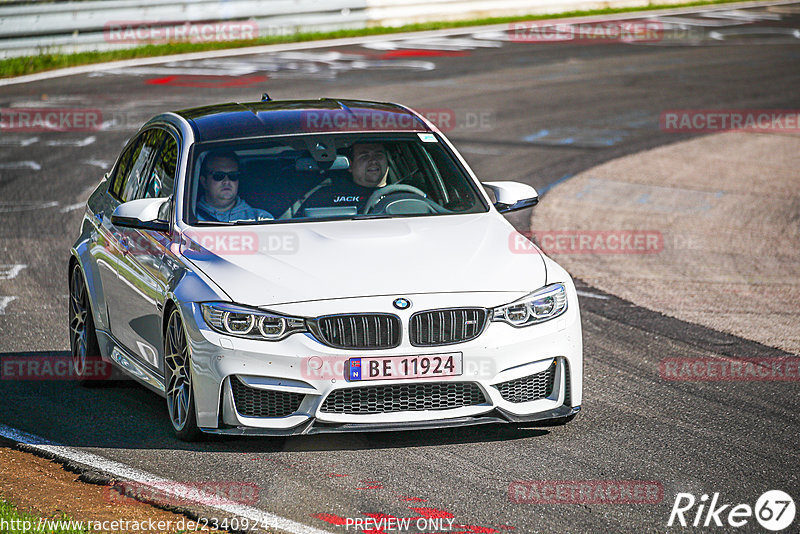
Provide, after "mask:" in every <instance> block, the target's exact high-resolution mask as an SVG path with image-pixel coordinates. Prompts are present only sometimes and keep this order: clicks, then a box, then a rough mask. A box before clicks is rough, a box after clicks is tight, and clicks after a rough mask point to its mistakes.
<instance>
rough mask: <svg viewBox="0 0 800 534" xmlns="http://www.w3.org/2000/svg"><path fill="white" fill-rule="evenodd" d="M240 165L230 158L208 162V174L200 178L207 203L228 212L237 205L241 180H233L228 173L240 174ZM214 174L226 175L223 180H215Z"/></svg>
mask: <svg viewBox="0 0 800 534" xmlns="http://www.w3.org/2000/svg"><path fill="white" fill-rule="evenodd" d="M238 172H239V165H238V164H237V163H236V161H235V160H232V159H230V158H224V157H223V158H214V159H212V160H210V161H209V162H208V165H207V167H206V174H205V175H203V176H201V177H200V183H201V184H202V185H203V188H204V189H205V196H206V202H208V203H209V204H211V205H212V206H214V207H215V208H217V209H222V210H228V209H230V208H232V207H233V205H234V204H235V203H236V195H237V194H238V193H239V180H231V179H230V177H229V176H228V175H227V173H238ZM214 173H218V174H217V178H220V177H221V176H220V174H219V173H225V176H224V177H223V178H222V180H219V181H217V180H215V179H214Z"/></svg>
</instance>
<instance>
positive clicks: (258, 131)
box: [175, 98, 431, 142]
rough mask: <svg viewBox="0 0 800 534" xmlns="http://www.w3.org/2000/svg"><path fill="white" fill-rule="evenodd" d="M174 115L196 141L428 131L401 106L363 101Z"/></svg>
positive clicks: (243, 106)
mask: <svg viewBox="0 0 800 534" xmlns="http://www.w3.org/2000/svg"><path fill="white" fill-rule="evenodd" d="M175 113H176V114H177V115H180V116H181V117H183V118H184V119H186V121H187V122H188V123H189V124H190V125H191V127H192V129H193V130H194V135H195V141H196V142H206V141H220V140H223V139H239V138H249V137H262V136H267V135H286V134H303V133H336V132H338V133H346V132H430V131H431V129H430V128H429V127H428V125H427V124H425V122H424V121H423V120H421V119H420V118H419V117H418V116H417V115H416V114H415V113H414V112H412V111H411V110H409V109H407V108H405V107H403V106H400V105H397V104H391V103H386V102H371V101H367V100H336V99H331V98H320V99H318V100H266V101H262V102H245V103H238V102H232V103H228V104H216V105H211V106H203V107H198V108H191V109H185V110H182V111H177V112H175Z"/></svg>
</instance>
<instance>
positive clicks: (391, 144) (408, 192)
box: [186, 133, 488, 225]
mask: <svg viewBox="0 0 800 534" xmlns="http://www.w3.org/2000/svg"><path fill="white" fill-rule="evenodd" d="M190 176H191V179H190V182H189V183H190V187H189V188H188V196H189V198H188V200H189V202H188V203H187V205H188V209H187V213H186V220H187V222H189V224H196V225H220V224H261V223H270V224H272V223H281V222H292V221H301V220H305V221H308V220H322V219H325V220H330V219H362V218H385V217H413V216H423V215H450V214H462V213H478V212H485V211H487V210H488V206H487V204H486V203H485V201H484V199H483V197H482V196H481V194H480V193H479V191H478V190H477V187H476V186H475V184H474V183H473V181H472V180H471V178H470V177H469V176H468V175H467V173H466V171H465V170H464V168H463V167H462V166H461V164H460V163H459V162H458V161H457V160H456V158H455V157H454V156H453V155H452V154H451V153H450V151H449V150H448V148H447V147H446V146H445V145H444V144H443V143H442V142H441V141H440V139H439V138H438V137H437V136H436V135H434V134H432V133H408V134H393V135H391V136H386V135H368V136H363V135H358V136H354V135H334V134H326V135H302V136H287V137H279V138H275V137H271V138H265V139H261V140H247V141H237V142H234V143H225V144H219V143H214V144H213V145H203V144H198V145H196V146H195V149H194V150H193V165H192V166H191V171H190Z"/></svg>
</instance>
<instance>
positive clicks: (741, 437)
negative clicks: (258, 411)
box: [0, 4, 800, 533]
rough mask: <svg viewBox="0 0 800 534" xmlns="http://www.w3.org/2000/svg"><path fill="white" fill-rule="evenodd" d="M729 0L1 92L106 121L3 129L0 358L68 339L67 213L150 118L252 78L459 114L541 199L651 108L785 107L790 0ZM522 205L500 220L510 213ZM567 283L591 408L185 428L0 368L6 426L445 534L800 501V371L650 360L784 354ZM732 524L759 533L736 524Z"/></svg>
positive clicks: (276, 508) (122, 398)
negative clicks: (776, 378)
mask: <svg viewBox="0 0 800 534" xmlns="http://www.w3.org/2000/svg"><path fill="white" fill-rule="evenodd" d="M719 10H720V11H730V10H731V8H730V7H724V8H719ZM753 11H755V12H756V13H757V15H753V14H752V13H753ZM737 13H738V14H737ZM746 13H750V15H749V18H748V16H743V15H742V14H741V12H736V13H734V14H733V15H730V14H728V15H722V16H720V17H717V18H711V17H690V21H694V25H692V26H687V28H688V30H686V31H683V33H680V32H677V31H676V32H673V33H672V34H670V36H671V37H669V38H667V39H665V40H664V41H661V42H654V43H647V44H645V43H635V44H630V43H627V44H623V43H615V44H594V43H573V44H542V43H520V42H511V41H508V40H505V39H504V38H503V34H502V33H493V34H491V35H486V34H483V35H480V36H478V38H476V37H475V36H473V35H471V34H467V35H463V36H457V37H449V38H447V39H444V40H442V39H439V40H437V41H433V42H431V41H427V42H407V43H399V44H398V43H394V44H392V43H390V41H389V39H388V38H387V40H386V42H385V44H383V45H379V46H377V48H376V46H375V45H372V47H371V48H367V47H363V46H348V47H346V48H333V49H327V50H313V51H304V52H301V53H295V54H287V53H283V54H279V55H277V56H275V57H273V56H270V55H266V54H260V55H258V56H239V57H236V58H231V59H229V60H223V59H215V60H208V61H194V62H190V63H182V64H168V65H158V66H149V67H141V68H138V69H137V68H127V69H124V70H121V71H118V72H104V73H98V74H95V75H80V76H72V77H65V78H56V79H51V80H45V81H40V82H33V83H27V84H22V85H14V86H8V87H2V88H0V107H2V108H10V107H18V108H19V107H42V106H48V107H61V108H67V107H69V108H75V107H77V108H96V109H100V110H102V113H103V119H104V125H103V129H102V130H101V131H98V132H70V133H59V132H44V133H42V132H38V133H31V132H29V133H26V132H17V133H10V132H5V131H4V132H2V133H0V136H1V137H0V265H2V267H0V332H2V334H1V335H0V355H2V356H9V355H15V354H17V355H18V354H29V355H41V354H47V353H58V354H63V353H64V352H65V351H66V349H67V348H68V338H67V327H66V305H67V295H66V293H67V288H66V262H67V259H68V247H69V246H70V244H71V243H72V240H73V238H74V236H75V235H76V232H77V225H78V222H79V218H80V213H81V210H80V208H79V207H78V206H79V205H80V203H81V202H82V201H84V200H85V198H86V195H87V190H88V189H90V188H91V187H92V186H93V184H95V183H96V182H97V181H98V179H99V178H100V176H101V175H102V173H103V172H105V169H106V168H107V166H108V165H109V164H110V163H111V161H112V160H113V158H114V157H115V156H116V154H117V153H118V152H119V150H120V147H121V145H122V144H123V143H124V141H125V140H126V139H127V138H128V137H129V136H130V135H131V134H132V133H133V132H134V131H135V130H136V129H137V128H138V126H139V125H140V124H141V123H142V122H144V120H146V119H147V118H148V117H149V116H151V115H153V114H155V113H158V112H161V111H165V110H171V109H181V108H186V107H193V106H197V105H202V104H207V103H213V102H219V101H236V100H238V101H247V100H255V99H257V98H258V97H259V96H260V94H261V92H262V91H264V90H268V91H269V93H270V95H271V96H272V97H273V98H298V97H308V98H316V97H321V96H329V97H348V98H367V99H376V100H388V101H397V102H401V103H403V104H406V105H409V106H411V107H414V108H418V109H423V110H430V111H437V112H440V113H443V114H444V116H446V117H450V118H455V121H456V123H457V127H456V128H454V129H452V130H449V131H448V132H447V133H448V135H449V137H450V138H451V139H452V140H453V141H454V142H455V144H456V145H457V146H458V147H460V148H461V149H462V151H463V154H464V155H465V157H466V158H467V159H468V160H469V162H470V164H471V165H472V166H473V168H474V170H475V171H476V173H477V174H478V175H479V176H480V177H481V178H482V179H484V180H487V181H488V180H518V181H523V182H527V183H529V184H531V185H533V186H534V187H537V188H539V189H540V190H542V191H545V192H546V191H547V190H548V189H549V188H550V187H551V186H552V184H554V183H555V182H557V181H558V180H564V179H568V177H569V176H571V175H574V174H576V173H579V172H581V171H583V170H586V169H588V168H591V167H593V166H595V165H598V164H600V163H602V162H605V161H608V160H610V159H613V158H617V157H620V156H623V155H629V154H633V153H636V152H639V151H642V150H644V149H647V148H652V147H656V146H660V145H664V144H668V143H672V142H675V141H678V140H682V139H686V138H687V136H686V135H683V134H681V135H679V134H674V133H667V132H663V131H661V130H660V129H659V116H660V114H661V113H662V112H663V111H665V110H674V109H730V108H742V109H800V91H798V87H800V40H798V39H797V38H796V37H793V34H792V30H793V29H796V28H800V4H794V5H784V6H783V7H781V8H779V9H773V10H767V9H766V8H758V9H756V10H750V11H747V12H746ZM775 14H778V15H779V16H778V17H777V18H776V17H774V15H775ZM698 20H700V21H701V22H705V23H706V24H710V23H709V22H708V21H713V22H715V23H716V22H719V21H722V23H721V24H717V25H716V26H713V27H710V26H702V25H699V26H698V25H697V21H698ZM742 20H746V22H747V24H740V23H741V21H742ZM775 28H782V29H780V30H777V31H776V30H775ZM712 31H716V32H718V33H717V34H716V37H715V36H714V35H712V34H711V32H712ZM795 31H796V30H795ZM719 32H722V33H719ZM726 32H727V33H726ZM719 35H723V37H722V38H719ZM698 180H702V176H698ZM542 202H547V195H546V193H545V195H544V196H543V199H542ZM534 209H535V208H534ZM528 217H529V214H522V215H518V216H515V217H514V218H513V219H512V221H513V222H514V224H515V225H516V226H517V227H518V228H519V229H523V230H524V229H527V226H528V224H529V223H528V220H529V219H528ZM14 266H17V267H14ZM20 266H24V267H20ZM581 289H582V294H583V296H582V298H581V305H582V316H583V328H584V347H585V358H586V362H585V375H586V383H585V402H584V404H583V412H582V413H581V414H580V415H579V416H578V417H577V418H576V419H575V420H574V421H573V422H572V423H571V424H569V425H566V426H564V427H552V428H551V427H542V428H533V427H531V428H511V427H508V426H498V427H494V426H484V427H473V428H465V429H457V430H446V431H445V430H441V431H428V432H404V433H391V434H382V433H372V434H353V435H329V436H325V435H317V436H309V437H295V438H288V439H227V440H214V441H211V442H207V443H202V444H197V445H187V444H184V443H181V442H179V441H177V440H176V439H174V438H173V437H172V436H171V432H170V429H169V423H168V420H167V418H166V413H165V406H164V402H163V400H162V399H161V398H160V397H157V396H155V395H154V394H151V393H149V392H148V391H146V390H145V389H143V388H141V387H138V386H135V385H133V384H117V385H114V386H112V387H107V388H101V389H91V390H87V389H81V388H80V387H78V386H77V385H76V384H74V383H72V382H70V381H13V380H4V381H2V382H0V394H1V395H2V398H3V402H2V403H0V423H2V424H5V425H9V426H12V427H15V428H18V429H22V430H24V431H28V432H32V433H35V434H37V435H39V436H43V437H45V438H48V439H51V440H53V441H57V442H59V443H62V444H65V445H69V446H72V447H75V448H79V449H81V450H85V451H88V452H92V453H95V454H97V455H100V456H103V457H105V458H109V459H112V460H116V461H118V462H123V463H125V464H128V465H130V466H133V467H135V468H137V469H142V470H145V471H149V472H151V473H156V474H158V475H160V476H163V477H167V478H170V479H172V480H178V481H240V482H247V483H253V484H255V485H257V486H258V487H259V488H260V491H259V498H258V502H257V503H256V504H255V506H257V507H258V508H260V509H263V510H266V511H269V512H272V513H275V514H278V515H281V516H283V517H287V518H290V519H293V520H295V521H298V522H300V523H304V524H307V525H310V526H313V527H316V528H321V529H326V530H329V531H332V532H346V531H348V530H346V529H345V527H344V526H336V524H335V523H336V522H337V521H340V520H339V519H337V518H364V517H367V514H389V515H392V516H395V517H401V518H402V517H413V518H416V517H444V518H452V519H454V523H455V524H456V525H462V527H458V528H456V527H454V528H453V530H450V531H449V532H519V533H528V532H605V531H608V532H643V531H659V532H664V531H677V530H681V529H680V528H679V527H672V528H668V527H667V526H666V523H667V520H668V518H669V513H670V509H671V508H672V504H673V502H674V500H675V496H676V494H677V493H679V492H689V493H693V494H695V495H696V496H698V497H699V496H700V495H701V494H703V493H707V494H713V493H715V492H718V493H720V500H721V501H723V502H725V503H729V504H738V503H748V504H750V505H751V506H752V505H754V503H755V501H756V499H757V498H758V497H759V496H760V495H761V494H762V493H763V492H764V491H766V490H770V489H781V490H783V491H786V492H788V493H789V494H791V495H792V496H793V497H794V499H795V501H797V500H798V498H800V481H798V469H797V465H798V460H800V416H798V414H799V413H800V395H798V394H797V383H796V382H764V381H751V382H676V381H667V380H663V379H662V378H661V377H660V375H659V362H660V361H661V360H662V359H664V358H667V357H711V358H724V357H737V358H748V357H773V356H777V357H780V356H786V354H785V353H783V352H781V351H778V350H776V349H771V348H768V347H765V346H763V345H759V344H757V343H754V342H751V341H746V340H743V339H741V338H737V337H734V336H731V335H728V334H722V333H719V332H715V331H713V330H710V329H707V328H704V327H700V326H695V325H691V324H688V323H684V322H681V321H679V320H676V319H670V318H666V317H664V316H661V315H659V314H657V313H654V312H651V311H648V310H645V309H643V308H639V307H636V306H633V305H631V304H630V303H627V302H625V301H622V300H619V299H617V298H616V297H613V296H610V295H604V294H602V293H601V292H599V291H597V290H595V289H593V288H591V287H586V286H581ZM10 297H14V298H13V299H11V298H10ZM530 480H565V481H583V480H610V481H613V480H635V481H650V482H654V483H657V484H658V485H660V487H662V488H663V498H662V499H660V502H657V503H640V504H592V503H585V502H584V503H578V504H531V503H519V502H514V499H512V498H510V495H509V487H510V486H511V485H512V484H513V483H515V481H530ZM512 496H513V495H512ZM691 517H692V518H693V515H692V516H691ZM723 517H724V516H723ZM342 520H343V519H342ZM445 524H447V523H445ZM798 524H799V523H798V520H795V523H794V525H793V526H792V527H790V529H789V531H798V529H800V527H798ZM413 525H414V523H412V526H413ZM682 530H690V529H682ZM702 530H711V531H723V529H722V528H716V529H714V528H713V527H712V528H707V529H702ZM726 530H730V527H727V529H726ZM737 530H738V531H742V532H764V530H763V529H761V528H760V527H759V526H758V524H757V523H756V522H755V520H753V519H752V518H750V521H749V523H748V524H747V525H746V526H744V527H742V528H740V529H737ZM349 531H353V527H350V530H349ZM421 531H427V532H433V531H434V530H431V529H430V528H429V529H428V530H424V529H423V530H421ZM357 532H359V531H357ZM373 532H376V531H373ZM387 532H392V531H388V530H387ZM395 532H396V531H395ZM412 532H415V531H414V530H413V529H412ZM436 532H444V531H441V530H439V531H436Z"/></svg>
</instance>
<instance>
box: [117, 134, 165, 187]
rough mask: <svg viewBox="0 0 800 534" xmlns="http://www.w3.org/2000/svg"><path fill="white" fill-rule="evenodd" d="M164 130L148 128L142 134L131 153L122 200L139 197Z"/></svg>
mask: <svg viewBox="0 0 800 534" xmlns="http://www.w3.org/2000/svg"><path fill="white" fill-rule="evenodd" d="M163 134H164V132H163V131H161V130H148V131H146V132H145V133H144V134H142V136H141V141H139V142H138V143H137V144H136V147H135V149H134V151H133V153H132V154H131V158H130V162H129V164H128V168H127V173H126V176H125V178H124V180H125V186H124V188H123V190H122V194H121V195H120V200H121V201H122V202H128V201H129V200H134V199H136V198H137V194H138V193H139V191H141V189H142V187H143V186H144V182H145V181H146V180H147V169H148V166H149V163H150V162H151V161H152V159H153V156H154V155H155V152H156V150H157V149H158V145H159V144H160V143H161V140H162V139H163Z"/></svg>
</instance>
